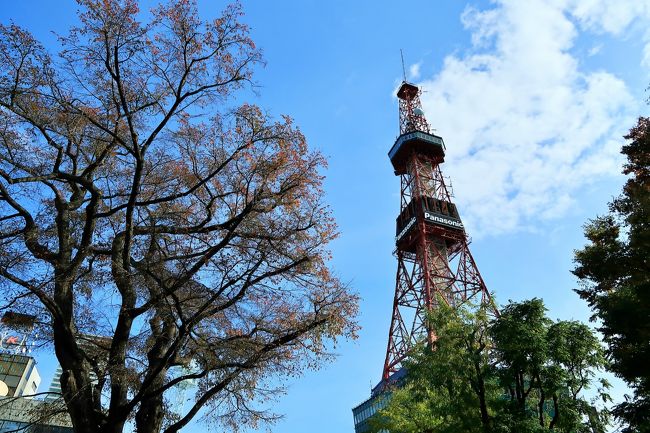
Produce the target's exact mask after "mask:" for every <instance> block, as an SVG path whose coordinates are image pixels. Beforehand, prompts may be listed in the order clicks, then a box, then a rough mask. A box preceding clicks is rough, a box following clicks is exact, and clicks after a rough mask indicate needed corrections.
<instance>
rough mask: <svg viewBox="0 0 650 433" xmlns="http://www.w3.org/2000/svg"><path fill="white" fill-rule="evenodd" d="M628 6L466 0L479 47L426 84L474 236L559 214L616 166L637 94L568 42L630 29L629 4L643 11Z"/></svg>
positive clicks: (571, 0)
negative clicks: (477, 5) (590, 64)
mask: <svg viewBox="0 0 650 433" xmlns="http://www.w3.org/2000/svg"><path fill="white" fill-rule="evenodd" d="M623 3H625V4H626V5H627V7H628V9H626V11H625V13H624V12H621V11H618V10H617V11H614V10H612V9H611V8H609V7H607V6H604V5H602V4H601V2H595V1H592V0H582V1H580V0H566V1H563V0H529V1H526V2H522V1H521V0H502V1H498V2H496V5H495V6H494V7H492V8H490V9H487V10H482V11H481V10H476V9H473V8H468V9H466V11H465V13H464V14H463V16H462V21H463V24H464V25H465V27H466V28H467V29H468V30H469V31H471V33H472V41H473V49H472V52H471V53H469V54H466V55H450V56H448V57H447V58H446V59H445V60H444V64H443V67H442V70H441V71H440V72H439V73H438V74H437V75H436V76H434V77H433V78H431V79H429V80H425V81H423V82H422V83H421V85H422V87H423V89H424V90H426V92H425V93H424V94H423V99H422V100H423V105H424V108H425V111H426V113H427V117H428V119H429V120H430V121H431V123H432V125H433V127H434V128H438V132H439V133H440V134H441V135H442V136H443V137H444V138H445V141H446V143H447V155H448V156H447V160H448V161H449V164H446V165H445V167H444V168H443V169H444V171H445V172H446V174H449V175H451V177H452V179H453V180H454V183H453V186H454V192H455V193H456V196H457V201H458V202H459V205H460V209H461V212H462V214H463V219H464V220H465V221H466V223H467V224H468V226H469V228H470V230H471V233H472V235H474V236H482V235H486V234H488V233H491V234H495V233H502V232H509V231H515V230H520V229H526V228H531V227H534V226H535V225H537V224H539V223H540V221H545V220H550V219H554V218H557V217H559V216H562V214H563V213H565V212H566V211H567V210H568V209H569V208H570V207H571V206H572V205H573V203H574V199H575V195H576V194H577V193H578V192H579V191H580V189H581V188H582V187H584V186H585V185H586V184H588V183H590V182H593V181H595V180H598V179H600V178H603V177H604V176H614V175H616V174H617V173H619V171H620V168H619V167H620V161H621V159H620V156H619V149H620V146H621V144H622V143H621V140H622V139H621V136H622V135H623V134H624V133H625V132H626V130H627V129H628V128H629V127H630V126H631V125H632V122H633V118H634V113H635V112H636V109H637V102H636V101H635V100H634V98H633V97H632V96H631V95H630V92H629V91H628V89H627V87H626V85H625V83H624V82H623V81H621V80H620V79H619V78H617V77H616V76H614V75H612V74H610V73H608V72H604V71H595V72H594V71H585V70H582V69H581V66H580V63H579V62H578V60H577V59H576V58H575V57H574V56H573V55H572V52H571V51H572V48H573V46H574V42H575V40H576V38H577V36H578V35H579V32H580V31H590V30H589V29H592V28H594V27H596V26H599V28H600V29H602V30H603V31H606V32H609V33H612V34H616V35H621V34H623V33H624V31H625V28H626V26H629V25H631V23H632V22H633V21H634V20H635V19H638V16H636V15H633V14H632V15H631V12H629V11H633V12H634V13H636V12H637V11H638V10H639V9H638V8H637V6H636V3H635V2H632V1H630V2H627V3H626V2H625V1H623ZM615 4H616V5H617V7H618V5H619V2H615ZM644 10H645V9H644ZM635 17H637V18H635ZM576 23H577V25H578V27H579V28H577V27H576ZM648 56H650V51H649V52H648Z"/></svg>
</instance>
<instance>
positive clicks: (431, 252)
mask: <svg viewBox="0 0 650 433" xmlns="http://www.w3.org/2000/svg"><path fill="white" fill-rule="evenodd" d="M420 93H421V92H420V89H419V88H418V87H417V86H415V85H413V84H410V83H407V82H406V81H404V82H402V84H401V86H400V88H399V90H398V92H397V98H398V99H399V126H400V136H399V137H397V140H396V141H395V144H394V145H393V147H392V148H391V149H390V152H388V157H389V158H390V161H391V163H392V164H393V168H394V169H395V175H396V176H399V177H400V183H401V200H400V213H399V216H398V217H397V227H396V238H395V243H396V251H395V254H396V256H397V278H396V284H395V297H394V300H393V315H392V319H391V322H390V330H389V332H388V347H387V349H386V360H385V362H384V369H383V374H382V380H381V382H380V383H379V384H378V385H377V386H375V387H374V388H373V390H372V393H371V397H370V399H368V400H366V401H365V402H363V403H361V404H360V405H359V406H357V407H355V408H354V409H352V412H353V414H354V424H355V431H356V432H357V433H362V432H364V431H365V430H367V419H368V418H369V417H370V416H372V414H374V413H375V412H376V411H377V409H378V408H379V407H381V406H383V404H384V402H385V401H386V400H385V396H384V394H383V391H384V390H385V388H386V387H387V386H390V384H392V383H398V382H399V380H400V379H401V378H402V377H403V376H404V374H405V371H404V370H403V369H402V368H401V367H402V361H403V360H404V358H406V356H407V355H408V353H409V350H410V349H411V348H412V347H413V346H414V345H415V343H416V342H418V341H422V340H423V339H426V340H427V341H428V342H429V343H432V342H433V341H434V340H435V338H436V330H435V329H432V328H431V327H430V326H429V325H428V324H427V320H426V313H427V311H429V310H432V309H435V308H436V307H437V306H438V303H439V302H445V303H447V304H449V305H450V306H452V307H454V308H456V307H458V306H460V305H461V304H463V303H465V302H468V301H470V300H471V301H472V302H473V303H484V302H491V301H490V294H489V292H488V291H487V288H486V287H485V283H484V282H483V278H481V274H480V273H479V271H478V268H477V267H476V263H475V262H474V258H473V257H472V254H471V253H470V251H469V239H468V236H467V234H466V233H465V229H464V227H463V223H462V222H461V220H460V216H459V214H458V210H457V208H456V205H455V204H454V203H453V201H452V194H451V193H450V190H449V189H448V188H447V185H446V184H445V180H444V178H443V176H442V171H441V170H440V165H441V164H442V163H443V162H444V159H445V143H444V141H443V140H442V137H439V136H437V135H435V134H432V133H431V129H430V128H429V124H428V123H427V121H426V119H425V118H424V112H423V111H422V105H421V103H420Z"/></svg>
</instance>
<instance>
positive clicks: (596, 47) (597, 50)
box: [587, 44, 603, 57]
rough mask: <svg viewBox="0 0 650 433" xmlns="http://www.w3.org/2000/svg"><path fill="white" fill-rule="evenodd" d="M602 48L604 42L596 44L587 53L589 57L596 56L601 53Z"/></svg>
mask: <svg viewBox="0 0 650 433" xmlns="http://www.w3.org/2000/svg"><path fill="white" fill-rule="evenodd" d="M602 49H603V44H597V45H594V46H593V47H591V48H589V51H588V52H587V55H588V56H589V57H592V56H595V55H596V54H598V53H600V51H601V50H602Z"/></svg>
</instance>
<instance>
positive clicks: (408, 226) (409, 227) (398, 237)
mask: <svg viewBox="0 0 650 433" xmlns="http://www.w3.org/2000/svg"><path fill="white" fill-rule="evenodd" d="M414 224H415V217H413V218H411V220H410V221H409V222H408V224H406V227H404V228H403V229H402V231H401V232H399V234H398V235H397V236H396V237H395V241H396V242H399V240H400V239H402V238H403V237H404V235H405V234H406V233H407V232H408V231H409V230H410V229H411V227H413V225H414Z"/></svg>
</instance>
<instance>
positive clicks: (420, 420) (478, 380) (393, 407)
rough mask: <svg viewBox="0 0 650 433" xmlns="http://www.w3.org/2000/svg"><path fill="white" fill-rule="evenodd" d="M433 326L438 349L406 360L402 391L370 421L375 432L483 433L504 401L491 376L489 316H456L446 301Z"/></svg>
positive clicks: (425, 348)
mask: <svg viewBox="0 0 650 433" xmlns="http://www.w3.org/2000/svg"><path fill="white" fill-rule="evenodd" d="M429 320H430V323H431V325H432V326H433V328H434V329H436V330H437V334H438V336H437V338H436V341H435V345H434V347H433V348H432V347H430V346H427V345H424V344H423V345H420V346H418V347H416V348H415V349H414V350H413V353H412V355H411V356H410V358H409V359H408V360H407V361H406V362H405V368H406V370H407V371H408V374H407V377H406V382H405V384H404V386H403V387H401V388H398V389H395V390H393V392H392V394H391V398H390V401H389V403H388V405H387V407H386V408H385V409H383V410H381V411H380V412H379V414H378V416H376V417H374V419H372V420H371V425H372V428H373V430H374V431H379V430H382V429H387V430H390V431H395V432H404V433H411V432H412V433H422V432H429V433H433V432H441V433H442V432H449V433H452V432H459V431H462V432H480V431H484V430H483V426H485V425H488V424H489V423H490V422H491V420H490V418H491V417H490V412H489V410H490V408H493V407H494V406H495V405H496V404H497V402H498V399H499V396H500V394H501V393H500V391H499V387H498V385H497V383H496V378H495V377H494V375H493V374H491V373H490V371H489V370H490V369H491V367H490V362H489V359H488V357H489V353H490V352H489V349H490V339H489V338H488V318H487V312H486V310H485V309H484V308H481V309H480V310H478V312H476V313H471V312H469V311H468V310H467V309H459V310H457V311H456V312H455V311H454V310H452V309H451V308H450V307H448V306H446V304H445V303H444V302H441V307H440V308H439V309H437V310H435V311H433V312H432V313H431V315H430V317H429Z"/></svg>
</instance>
